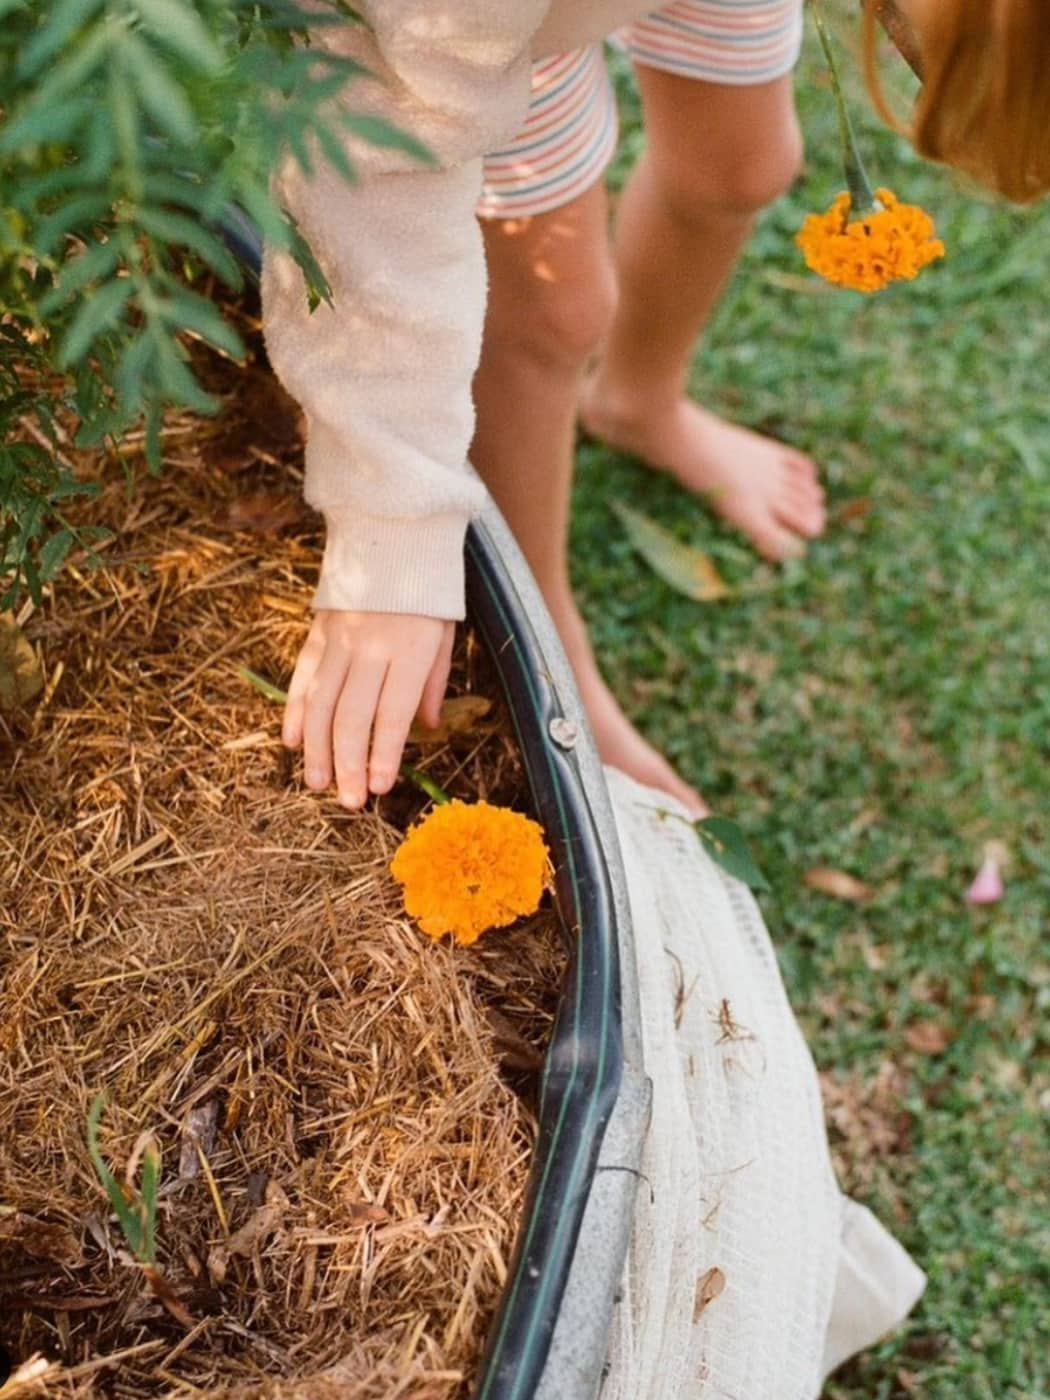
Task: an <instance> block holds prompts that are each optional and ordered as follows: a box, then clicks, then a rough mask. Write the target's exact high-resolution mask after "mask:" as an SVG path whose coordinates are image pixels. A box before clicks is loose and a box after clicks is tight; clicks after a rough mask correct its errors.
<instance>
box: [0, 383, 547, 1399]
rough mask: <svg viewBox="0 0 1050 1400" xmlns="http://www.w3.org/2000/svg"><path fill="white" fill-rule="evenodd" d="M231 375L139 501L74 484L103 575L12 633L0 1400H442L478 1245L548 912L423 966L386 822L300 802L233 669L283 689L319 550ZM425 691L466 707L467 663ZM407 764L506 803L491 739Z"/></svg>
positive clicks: (0, 1119) (466, 1311) (267, 710)
mask: <svg viewBox="0 0 1050 1400" xmlns="http://www.w3.org/2000/svg"><path fill="white" fill-rule="evenodd" d="M231 383H235V384H236V390H237V393H238V395H239V396H240V400H241V402H240V409H239V411H238V410H237V407H236V406H235V410H234V413H233V415H232V416H229V417H228V418H227V419H226V420H225V421H224V422H221V423H218V424H200V423H195V422H192V421H191V420H189V419H180V420H178V421H176V422H174V423H173V424H171V425H170V427H169V430H168V434H167V436H166V441H165V450H166V457H167V468H166V474H165V476H164V478H163V480H161V481H148V482H146V483H145V484H144V485H142V484H140V485H139V486H137V487H135V488H134V489H132V490H130V491H128V490H126V489H125V487H124V486H123V484H122V482H120V481H117V482H116V483H114V484H112V485H111V486H110V487H108V488H107V490H106V491H105V493H104V495H103V498H102V500H101V502H100V504H99V507H98V512H99V514H101V515H103V516H108V518H109V519H110V520H111V521H112V520H114V519H116V521H117V523H118V525H119V534H118V538H117V539H116V541H115V542H114V544H113V545H112V546H111V547H110V548H109V549H108V550H107V551H106V552H105V560H106V566H105V567H104V568H103V569H101V570H92V569H90V568H88V567H87V566H86V565H85V563H84V561H83V560H81V561H79V562H75V563H74V566H73V567H72V568H71V569H70V570H69V571H68V573H67V575H66V576H65V578H64V580H63V581H62V583H61V584H60V585H59V586H58V587H56V589H55V591H54V596H53V598H51V599H50V600H49V601H48V602H47V603H46V605H45V606H44V607H43V608H42V609H40V610H33V609H32V608H29V609H26V610H25V612H24V613H23V617H22V620H23V622H24V624H25V625H26V629H27V632H28V633H29V635H30V637H31V640H32V641H33V642H34V643H35V644H36V645H37V646H39V647H40V648H41V650H42V653H43V656H44V661H45V667H46V672H47V677H48V680H49V681H50V682H51V684H49V685H48V686H47V687H46V688H45V692H44V698H43V700H42V701H40V702H38V705H37V708H36V710H35V711H34V712H31V713H28V714H26V713H23V714H21V715H18V716H14V717H12V716H6V717H0V750H6V753H4V752H0V761H2V762H3V763H4V766H5V768H9V779H8V782H7V784H6V785H5V787H4V789H3V791H2V793H0V989H2V990H0V1001H2V1008H3V1015H2V1017H0V1343H2V1344H3V1345H4V1346H6V1348H7V1350H8V1351H9V1353H10V1354H11V1355H12V1357H13V1358H14V1361H15V1363H16V1370H15V1374H14V1375H13V1376H12V1378H11V1379H10V1380H9V1381H8V1383H7V1385H6V1386H0V1395H2V1396H3V1400H13V1397H14V1396H16V1395H17V1396H19V1397H21V1396H23V1395H26V1396H28V1395H46V1396H57V1395H63V1396H70V1397H77V1400H80V1398H81V1397H88V1396H101V1395H106V1396H114V1397H121V1400H123V1398H124V1397H127V1398H128V1400H135V1398H136V1397H145V1396H158V1395H166V1396H172V1397H175V1396H180V1397H181V1396H186V1397H188V1396H190V1395H193V1396H198V1397H199V1396H202V1395H203V1396H219V1395H222V1396H225V1397H229V1400H233V1397H237V1400H248V1397H264V1396H265V1397H274V1400H278V1397H280V1400H293V1397H299V1396H300V1395H302V1396H303V1397H305V1396H306V1395H307V1393H308V1394H309V1396H310V1397H311V1400H327V1397H329V1396H331V1397H333V1398H334V1397H336V1396H338V1397H339V1400H379V1397H383V1400H394V1398H395V1397H406V1398H407V1397H411V1400H448V1397H452V1396H460V1395H464V1394H466V1391H467V1388H468V1380H469V1377H470V1373H471V1368H472V1367H473V1366H474V1365H475V1364H476V1360H477V1356H478V1352H479V1348H480V1346H481V1344H482V1343H483V1341H484V1336H485V1331H486V1327H487V1323H488V1319H489V1318H490V1316H491V1311H492V1309H493V1307H494V1304H495V1301H496V1299H497V1297H498V1293H499V1290H500V1286H501V1284H502V1282H503V1279H504V1277H505V1273H506V1267H507V1258H508V1253H509V1250H510V1247H511V1245H512V1242H513V1236H514V1232H515V1228H516V1223H517V1218H518V1213H519V1210H520V1205H521V1197H522V1190H523V1186H524V1181H525V1174H526V1170H527V1164H528V1159H529V1155H530V1151H531V1147H532V1143H533V1140H534V1131H535V1122H534V1117H533V1112H532V1108H531V1103H530V1091H531V1088H532V1087H534V1080H535V1073H536V1069H537V1066H538V1063H539V1054H538V1050H539V1047H540V1046H541V1045H542V1042H543V1039H544V1037H545V1034H546V1032H547V1029H548V1027H549V1023H550V1017H551V1014H552V1011H553V1004H554V1000H555V996H556V985H557V980H558V976H559V965H560V948H559V942H558V937H557V933H556V930H555V927H554V921H553V916H552V915H551V913H550V911H545V912H543V913H542V914H541V915H539V916H537V917H536V919H534V920H532V921H530V923H529V925H528V926H527V927H523V928H519V929H516V930H513V931H511V932H510V933H508V934H503V935H493V936H492V937H491V938H490V939H489V940H483V941H482V943H481V944H480V945H478V946H477V947H476V948H473V949H466V950H464V949H452V948H449V947H446V946H436V947H435V946H433V945H432V944H431V943H430V941H429V940H426V939H424V938H423V937H422V936H421V935H420V934H418V933H417V932H416V931H415V929H413V928H412V927H411V926H410V924H409V923H408V921H407V920H406V918H405V916H404V914H403V913H402V911H401V908H400V904H399V900H398V896H397V890H396V887H394V886H393V884H392V881H391V879H390V876H389V873H388V870H387V866H388V861H389V858H390V855H391V853H392V851H393V849H394V847H395V845H396V843H397V841H398V839H399V836H400V831H401V830H402V829H403V828H404V825H405V824H406V822H407V821H408V820H410V819H411V817H412V816H414V814H415V813H416V812H417V811H418V810H419V809H420V807H421V805H422V803H423V801H424V799H423V798H422V796H421V794H419V793H418V792H416V791H415V790H414V789H400V790H398V791H397V792H396V793H395V794H394V795H392V796H391V798H389V799H385V800H384V801H383V802H381V803H380V804H378V807H377V810H373V811H369V812H366V813H361V814H351V813H347V812H345V811H343V810H342V809H340V808H339V807H338V806H337V805H336V804H335V803H334V801H332V800H331V799H330V798H322V799H319V798H317V797H315V796H313V795H310V794H307V793H305V792H303V791H302V790H301V789H300V787H299V785H298V782H297V781H296V780H295V778H294V775H293V765H292V764H291V762H290V761H289V760H288V758H287V756H286V755H285V754H284V752H283V750H282V749H281V747H280V744H279V741H278V720H279V715H278V713H277V710H276V707H274V706H273V705H272V704H270V703H269V702H268V701H266V700H265V699H263V698H262V697H261V696H259V695H257V694H256V693H255V692H254V691H252V690H251V689H250V688H249V687H248V686H246V684H245V683H244V681H243V680H242V679H241V678H240V677H239V676H238V675H237V673H236V667H237V666H238V665H248V666H250V667H252V668H253V669H254V670H256V671H259V672H262V673H264V674H266V675H268V676H270V677H272V678H273V679H274V680H275V681H277V682H278V683H284V682H286V679H287V676H288V674H289V671H290V666H291V663H292V660H293V658H294V655H295V653H296V650H297V648H298V645H299V643H300V642H301V639H302V637H303V635H304V632H305V628H306V625H307V615H306V600H307V598H308V593H309V582H310V577H311V571H312V570H313V568H314V567H315V560H316V557H317V556H316V541H315V540H314V539H313V538H311V535H310V530H311V529H312V528H313V527H312V522H310V521H307V520H305V519H304V516H303V513H302V510H301V508H300V507H299V505H298V504H297V490H296V487H295V485H294V484H291V485H290V484H289V474H290V473H289V463H292V464H293V467H294V461H295V454H296V452H297V446H296V442H295V438H294V434H291V433H289V432H288V430H287V424H288V421H289V413H288V410H287V407H286V406H285V405H283V404H281V403H280V401H279V400H278V399H277V398H276V397H275V390H274V388H273V386H272V384H271V383H270V381H269V380H268V378H266V377H265V374H264V371H262V370H261V369H258V368H255V369H253V370H252V371H251V372H250V373H246V374H242V375H239V376H237V377H236V379H235V380H231V377H230V376H229V375H227V376H226V380H225V386H226V388H227V390H228V389H229V386H230V384H231ZM264 404H265V405H266V406H267V413H268V414H269V421H267V418H266V416H265V414H262V413H256V412H255V406H258V405H264ZM275 404H276V408H275V407H274V405H275ZM282 434H283V437H282ZM132 447H134V444H132ZM69 451H70V454H71V456H73V457H74V458H75V457H76V455H77V454H75V453H74V452H73V450H72V448H70V449H69ZM205 458H206V459H207V460H206V461H205V460H204V459H205ZM90 466H91V470H92V472H93V474H94V475H96V476H97V475H98V474H99V472H100V471H101V470H102V469H103V468H102V465H101V464H100V463H99V462H94V463H91V464H90ZM232 466H236V467H237V468H238V471H239V473H240V476H239V479H235V478H234V476H233V475H232V474H231V470H230V469H231V467H232ZM249 472H250V479H249V477H248V473H249ZM109 475H110V477H113V475H114V473H113V471H112V470H111V469H110V470H109ZM290 531H292V532H298V533H289V532H290ZM304 531H305V533H304ZM455 686H456V687H457V688H458V689H459V690H460V691H466V690H472V689H481V690H483V691H484V692H485V693H488V694H491V695H494V694H495V691H494V687H493V682H492V679H491V677H489V676H487V675H486V674H485V672H484V658H483V657H481V656H480V655H479V654H478V651H477V648H476V647H473V646H471V645H467V646H464V647H462V648H461V651H460V656H459V661H458V663H457V672H456V681H455ZM414 761H416V762H419V763H421V764H422V765H423V766H425V767H427V768H428V770H429V771H431V772H432V773H433V774H434V776H436V777H437V778H438V780H439V781H441V782H442V783H443V784H445V785H446V786H448V787H449V788H450V789H451V790H452V791H454V792H456V793H458V794H459V795H462V796H485V797H488V798H490V799H492V800H497V801H512V802H513V801H521V800H522V796H523V783H522V776H521V771H520V766H519V764H518V760H517V757H516V755H515V753H514V751H513V748H512V745H511V743H510V740H509V739H508V738H507V731H506V728H505V727H504V726H502V725H501V724H500V723H499V722H498V721H497V722H496V723H489V722H487V721H486V722H483V723H482V724H480V725H478V724H474V725H473V726H472V727H471V728H470V729H469V730H468V732H466V733H464V734H460V735H458V736H454V737H453V738H452V739H451V740H449V741H448V743H447V744H446V745H445V747H443V748H442V749H440V750H438V751H436V752H435V751H433V750H428V751H426V752H425V753H417V754H416V755H415V760H414ZM501 1053H502V1058H503V1061H504V1064H503V1067H502V1068H501V1063H500V1060H501ZM508 1066H511V1067H513V1068H512V1069H508V1068H507V1067H508ZM511 1081H513V1083H512V1082H511ZM101 1089H105V1090H106V1091H107V1093H108V1096H109V1107H108V1108H107V1110H106V1113H105V1116H104V1119H103V1151H104V1154H105V1156H106V1157H107V1159H108V1161H109V1162H110V1163H111V1165H112V1166H113V1169H114V1171H115V1172H116V1174H117V1176H118V1177H123V1174H124V1172H125V1169H126V1168H127V1166H128V1164H129V1161H131V1159H133V1158H134V1157H135V1156H137V1155H138V1154H139V1153H141V1150H142V1147H143V1145H144V1138H143V1134H146V1133H151V1134H153V1135H154V1136H155V1138H156V1139H157V1141H158V1142H159V1144H160V1146H161V1148H162V1151H163V1162H164V1166H163V1177H162V1188H161V1201H160V1209H159V1221H158V1241H159V1254H158V1264H159V1266H160V1269H161V1270H162V1273H163V1276H164V1278H165V1279H166V1281H167V1285H168V1287H169V1288H170V1292H171V1298H170V1299H169V1302H173V1303H174V1307H173V1308H172V1307H166V1306H165V1305H164V1302H163V1301H162V1300H161V1299H159V1298H158V1296H157V1294H156V1292H155V1291H154V1290H152V1289H151V1288H150V1287H148V1286H147V1280H146V1278H145V1277H144V1275H143V1271H142V1269H141V1268H140V1267H139V1266H138V1265H137V1264H136V1263H135V1262H134V1261H133V1260H132V1259H131V1258H130V1256H129V1255H128V1254H127V1253H126V1250H125V1247H124V1244H123V1240H122V1237H121V1235H120V1232H119V1228H118V1226H117V1223H116V1220H115V1217H112V1216H111V1215H110V1214H109V1208H108V1203H107V1201H106V1198H105V1195H104V1193H103V1191H102V1189H101V1187H100V1185H99V1183H98V1181H97V1179H96V1177H95V1175H94V1172H93V1170H92V1167H91V1164H90V1161H89V1159H88V1155H87V1151H86V1147H85V1120H86V1116H87V1111H88V1107H89V1104H90V1102H91V1100H92V1098H93V1096H94V1095H95V1093H96V1092H97V1091H99V1090H101ZM132 1165H133V1162H132ZM180 1309H181V1310H182V1314H183V1320H182V1321H180V1320H178V1317H177V1316H175V1315H173V1314H174V1313H178V1312H179V1310H180ZM185 1314H188V1317H186V1316H185ZM40 1357H43V1358H44V1361H41V1360H40V1359H39V1358H40ZM45 1363H47V1364H45Z"/></svg>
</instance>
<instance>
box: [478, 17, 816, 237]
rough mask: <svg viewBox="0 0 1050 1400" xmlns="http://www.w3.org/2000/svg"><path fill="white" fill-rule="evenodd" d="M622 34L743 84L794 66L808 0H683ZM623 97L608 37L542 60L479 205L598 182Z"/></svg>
mask: <svg viewBox="0 0 1050 1400" xmlns="http://www.w3.org/2000/svg"><path fill="white" fill-rule="evenodd" d="M613 42H614V43H615V44H616V45H617V47H619V48H622V49H623V50H624V51H625V52H626V53H627V54H629V55H630V57H631V58H632V59H633V60H634V62H635V63H639V64H642V65H644V66H645V67H647V68H658V69H660V70H661V71H662V72H665V73H675V74H677V75H678V76H679V77H684V78H700V79H703V80H704V81H706V82H711V83H722V84H727V85H734V86H744V85H747V84H753V83H766V82H770V81H772V79H774V78H780V77H783V76H784V74H785V73H790V72H791V70H792V68H794V66H795V63H796V61H797V59H798V53H799V48H800V46H801V43H802V0H677V3H676V4H672V5H665V6H664V8H663V9H660V10H657V11H656V12H655V13H653V14H651V15H648V16H646V18H644V19H640V20H638V21H636V22H635V23H634V24H632V25H629V26H628V27H627V28H626V29H623V30H621V31H620V32H619V33H618V34H617V35H616V36H614V39H613ZM616 138H617V120H616V99H615V95H614V93H613V89H612V83H611V82H610V80H609V75H608V73H607V72H606V69H605V63H604V60H603V57H602V49H601V45H600V44H591V45H588V46H587V47H586V48H582V49H575V50H573V52H571V53H564V54H558V55H556V56H555V57H553V58H545V59H543V60H541V61H540V62H539V63H537V64H535V66H534V68H533V72H532V102H531V104H530V106H529V113H528V116H527V117H526V119H525V124H524V126H523V127H522V129H521V131H520V132H519V134H518V136H517V137H516V139H515V140H514V141H513V142H511V144H510V145H509V146H508V147H507V148H506V149H505V150H502V151H497V152H495V153H494V154H493V155H490V156H488V157H486V160H485V182H484V186H483V189H482V196H481V201H480V203H479V205H478V214H479V215H480V216H481V217H482V218H484V219H523V218H528V217H530V216H531V215H533V214H545V213H548V212H549V211H550V210H552V209H559V208H560V207H561V206H562V205H564V204H568V202H569V201H570V200H571V199H574V198H575V197H576V196H577V195H580V194H583V193H584V191H585V190H588V189H590V187H591V186H592V185H594V184H596V183H597V182H598V181H599V180H600V179H601V177H602V174H603V172H604V170H605V167H606V166H607V165H608V163H609V161H610V160H611V159H612V157H613V153H614V152H615V150H616Z"/></svg>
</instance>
